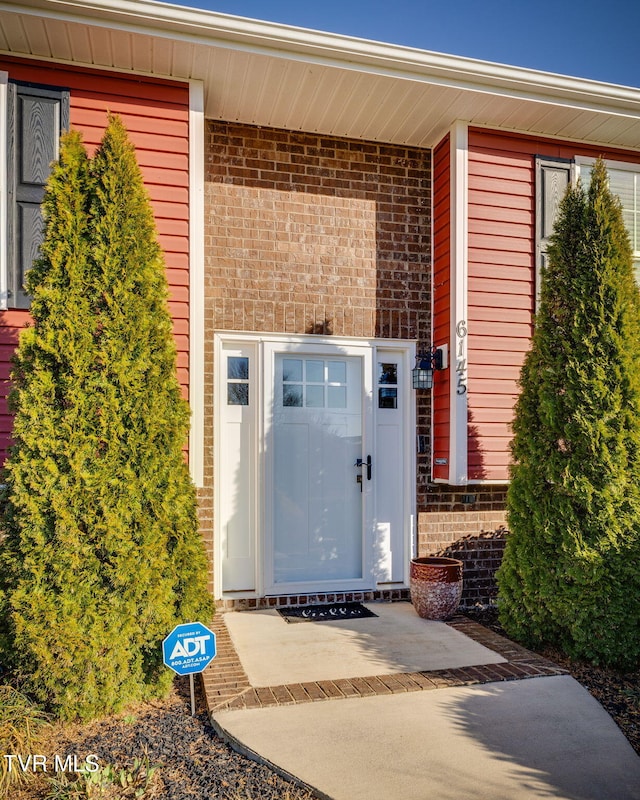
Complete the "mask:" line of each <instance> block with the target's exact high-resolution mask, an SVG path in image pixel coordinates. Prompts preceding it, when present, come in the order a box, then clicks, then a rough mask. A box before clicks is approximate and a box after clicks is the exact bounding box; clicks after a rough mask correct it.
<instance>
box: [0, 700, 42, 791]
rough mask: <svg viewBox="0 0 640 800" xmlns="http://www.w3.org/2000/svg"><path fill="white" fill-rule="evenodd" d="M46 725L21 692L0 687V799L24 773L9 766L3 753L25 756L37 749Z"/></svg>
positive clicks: (22, 777) (14, 766)
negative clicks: (39, 738)
mask: <svg viewBox="0 0 640 800" xmlns="http://www.w3.org/2000/svg"><path fill="white" fill-rule="evenodd" d="M47 724H48V722H47V716H46V714H44V713H43V711H42V709H40V708H38V706H36V705H35V704H34V703H32V702H31V701H30V700H29V699H28V698H27V697H25V696H24V695H23V694H22V693H21V692H18V691H17V690H16V689H14V688H13V687H11V686H0V798H4V797H9V792H10V790H11V788H13V787H15V786H16V785H18V784H20V783H23V782H24V781H25V780H26V778H27V773H25V772H23V771H22V770H21V769H19V768H18V766H17V765H16V764H15V759H14V760H13V761H14V763H13V766H12V768H11V769H9V759H6V758H4V757H3V756H5V755H16V754H20V755H21V756H22V757H23V758H26V757H27V756H28V755H29V754H31V753H34V752H37V750H36V747H37V742H38V737H39V736H40V735H41V733H42V731H43V728H44V727H45V726H46V725H47Z"/></svg>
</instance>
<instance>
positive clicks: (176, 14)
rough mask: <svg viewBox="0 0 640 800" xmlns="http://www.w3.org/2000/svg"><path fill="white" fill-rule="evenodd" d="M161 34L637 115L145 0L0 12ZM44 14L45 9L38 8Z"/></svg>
mask: <svg viewBox="0 0 640 800" xmlns="http://www.w3.org/2000/svg"><path fill="white" fill-rule="evenodd" d="M2 10H7V11H13V12H14V13H22V14H34V15H37V16H39V17H43V16H44V15H45V13H47V12H48V13H49V15H50V16H51V17H55V18H56V19H62V20H67V21H69V22H81V23H84V24H91V25H98V26H104V27H108V28H116V29H119V30H129V31H132V32H138V33H143V34H146V35H150V36H163V37H167V38H170V39H173V40H176V41H180V40H183V41H188V42H190V43H192V44H195V43H200V44H204V45H208V46H213V45H215V46H217V47H226V48H230V49H236V50H241V51H245V52H255V53H262V54H265V55H272V56H277V57H279V58H289V59H294V60H302V61H306V62H309V63H322V64H325V65H330V66H334V67H340V68H342V69H349V70H356V71H360V72H362V71H364V72H368V73H371V74H378V75H387V76H395V77H398V78H405V79H407V80H412V81H425V82H428V83H432V84H435V85H441V86H451V87H453V88H456V89H463V90H464V89H467V90H471V91H476V92H484V93H488V94H491V95H495V96H503V97H517V98H520V99H523V100H538V101H542V102H545V103H551V104H555V105H562V106H564V107H572V108H582V109H590V110H598V111H604V112H607V113H612V114H616V113H618V114H622V113H624V112H626V113H625V114H624V115H625V116H626V115H629V114H631V115H632V116H640V89H637V88H635V87H628V86H618V85H616V84H611V83H602V82H599V81H594V80H588V79H586V78H574V77H571V76H567V75H558V74H555V73H551V72H542V71H538V70H533V69H527V68H524V67H511V66H508V65H504V64H496V63H493V62H489V61H480V60H476V59H472V58H466V57H463V56H453V55H446V54H442V53H434V52H431V51H427V50H420V49H417V48H412V47H406V46H401V45H391V44H386V43H382V42H375V41H370V40H367V39H359V38H356V37H350V36H343V35H340V34H332V33H324V32H321V31H313V30H308V29H306V28H298V27H294V26H291V25H283V24H278V23H273V22H265V21H261V20H252V19H247V18H243V17H236V16H233V15H229V14H221V13H218V12H211V11H203V10H199V9H191V8H187V7H184V6H175V5H171V4H168V3H158V2H149V0H90V1H89V2H77V0H22V2H21V4H20V5H16V4H10V3H0V11H2ZM43 12H45V13H43Z"/></svg>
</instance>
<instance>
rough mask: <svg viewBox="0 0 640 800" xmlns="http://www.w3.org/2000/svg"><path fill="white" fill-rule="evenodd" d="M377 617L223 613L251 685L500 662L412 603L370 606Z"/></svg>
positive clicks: (475, 643)
mask: <svg viewBox="0 0 640 800" xmlns="http://www.w3.org/2000/svg"><path fill="white" fill-rule="evenodd" d="M367 608H369V609H370V610H371V611H373V612H374V613H375V614H377V615H378V616H377V617H368V618H365V619H354V620H340V621H335V622H334V621H331V622H303V623H294V624H291V623H287V622H286V620H285V619H284V618H283V617H282V616H281V615H280V614H278V612H277V611H275V610H271V609H270V610H259V611H242V612H231V613H227V614H225V615H224V617H225V622H226V626H227V628H228V630H229V634H230V636H231V640H232V642H233V645H234V646H235V649H236V651H237V653H238V656H239V658H240V661H241V663H242V666H243V667H244V670H245V672H246V674H247V677H248V679H249V683H250V684H251V686H253V687H266V686H279V685H284V684H293V683H301V682H308V681H325V680H336V679H340V678H357V677H366V676H370V675H392V674H395V673H407V672H420V671H433V670H443V669H455V668H459V667H470V666H476V665H481V664H499V663H503V662H505V661H506V659H505V658H504V656H502V655H500V654H499V653H496V652H494V651H492V650H490V649H488V648H487V647H484V646H483V645H482V644H479V643H478V642H476V641H474V640H473V639H470V638H469V637H467V636H465V635H464V634H462V633H460V632H459V631H457V630H455V629H453V628H452V627H450V626H449V625H447V624H445V623H443V622H433V621H429V620H424V619H421V618H420V617H419V616H418V615H417V614H416V612H415V611H414V609H413V606H412V605H411V604H410V603H370V604H367Z"/></svg>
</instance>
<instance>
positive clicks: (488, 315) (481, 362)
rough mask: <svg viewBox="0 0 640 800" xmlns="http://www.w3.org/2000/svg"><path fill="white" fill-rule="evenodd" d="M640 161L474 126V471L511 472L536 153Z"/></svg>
mask: <svg viewBox="0 0 640 800" xmlns="http://www.w3.org/2000/svg"><path fill="white" fill-rule="evenodd" d="M536 155H541V156H546V157H555V158H574V157H575V156H578V155H581V156H591V157H595V156H598V155H603V156H604V157H605V158H609V159H613V160H620V161H629V162H633V163H640V155H639V154H638V153H627V152H624V151H620V150H605V149H604V148H602V147H588V146H584V145H575V144H572V143H569V142H556V141H553V140H550V139H539V138H536V137H528V136H520V135H514V134H509V133H503V132H497V131H487V130H476V129H473V128H471V129H470V130H469V204H468V214H469V260H468V270H469V271H468V275H469V283H468V318H469V337H468V361H469V390H468V407H469V477H470V478H471V479H472V480H473V479H475V480H478V479H487V480H504V479H506V478H507V477H508V464H509V460H510V454H509V447H508V442H509V437H510V435H511V433H510V430H511V429H510V423H511V420H512V417H513V407H514V404H515V401H516V398H517V395H518V386H517V380H518V376H519V371H520V368H521V365H522V362H523V360H524V356H525V353H526V351H527V350H528V349H529V342H530V337H531V334H532V313H533V308H534V248H535V241H534V239H535V216H534V214H535V157H536Z"/></svg>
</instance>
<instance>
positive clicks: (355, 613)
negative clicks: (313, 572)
mask: <svg viewBox="0 0 640 800" xmlns="http://www.w3.org/2000/svg"><path fill="white" fill-rule="evenodd" d="M278 613H279V614H280V615H281V616H283V617H284V618H285V620H286V621H287V622H330V621H331V620H337V619H363V618H364V617H377V616H378V615H377V614H374V613H373V611H369V609H368V608H366V607H365V606H363V605H362V603H331V604H330V605H317V606H293V607H291V608H279V609H278Z"/></svg>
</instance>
